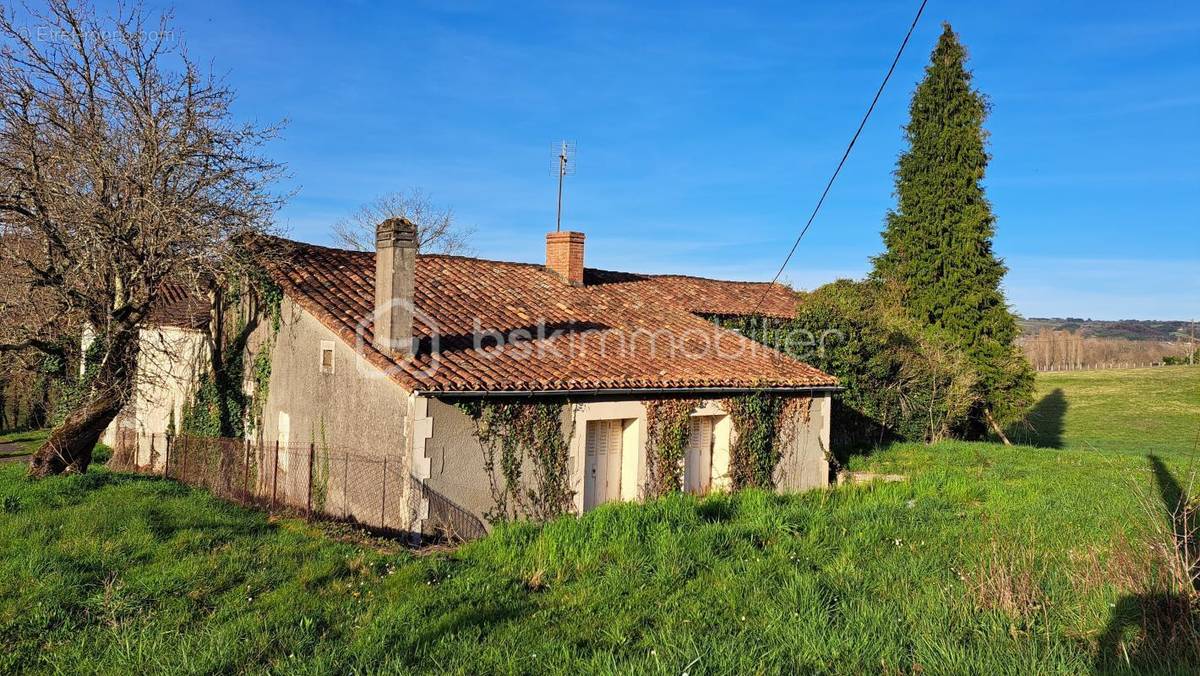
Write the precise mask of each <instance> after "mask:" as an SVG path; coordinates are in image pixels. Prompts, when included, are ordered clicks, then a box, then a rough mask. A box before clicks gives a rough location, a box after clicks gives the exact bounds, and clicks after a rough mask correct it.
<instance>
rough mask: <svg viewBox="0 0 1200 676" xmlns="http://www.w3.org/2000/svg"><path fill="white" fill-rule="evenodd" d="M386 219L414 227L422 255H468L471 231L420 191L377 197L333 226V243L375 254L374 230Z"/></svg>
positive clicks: (450, 211)
mask: <svg viewBox="0 0 1200 676" xmlns="http://www.w3.org/2000/svg"><path fill="white" fill-rule="evenodd" d="M389 218H406V219H408V220H409V221H412V223H413V225H416V226H417V249H418V250H419V251H421V252H422V253H440V254H458V255H469V254H470V253H472V250H471V247H470V239H471V235H473V234H474V233H475V230H474V228H471V227H469V226H464V225H460V224H459V223H457V222H456V221H455V220H454V211H453V210H451V209H449V208H445V207H440V206H437V205H435V204H434V203H433V200H432V199H431V198H430V196H429V194H428V193H426V192H425V191H423V190H421V189H420V188H413V189H411V190H406V191H402V192H394V193H388V194H386V195H381V196H379V197H377V198H375V199H374V200H372V201H371V202H368V203H367V204H364V205H362V206H361V207H359V208H358V210H357V211H355V212H354V213H353V214H351V215H349V216H347V217H346V218H343V219H341V220H339V221H338V222H336V223H334V224H333V235H334V239H336V240H337V242H338V243H339V244H340V245H342V246H344V247H346V248H348V249H354V250H356V251H374V250H375V226H376V225H378V224H379V223H380V222H382V221H386V220H387V219H389Z"/></svg>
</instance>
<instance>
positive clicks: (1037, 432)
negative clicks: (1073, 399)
mask: <svg viewBox="0 0 1200 676" xmlns="http://www.w3.org/2000/svg"><path fill="white" fill-rule="evenodd" d="M1066 416H1067V395H1066V394H1065V393H1064V392H1063V390H1062V388H1061V387H1059V388H1055V390H1054V391H1053V392H1051V393H1050V394H1047V395H1046V396H1044V397H1042V398H1041V400H1040V401H1038V403H1036V404H1034V406H1033V408H1031V409H1030V410H1029V413H1028V414H1027V415H1026V416H1025V419H1024V420H1022V421H1020V422H1018V423H1014V424H1013V425H1010V426H1009V428H1008V429H1007V430H1005V433H1006V434H1007V435H1008V437H1009V438H1010V439H1012V440H1013V442H1014V443H1018V444H1026V445H1029V446H1037V447H1039V448H1062V447H1063V419H1064V418H1066Z"/></svg>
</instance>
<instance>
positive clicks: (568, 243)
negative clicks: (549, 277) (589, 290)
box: [546, 232, 583, 286]
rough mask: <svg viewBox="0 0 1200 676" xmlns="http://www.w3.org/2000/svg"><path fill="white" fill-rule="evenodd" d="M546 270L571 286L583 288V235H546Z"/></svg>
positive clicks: (570, 233) (574, 233) (563, 233)
mask: <svg viewBox="0 0 1200 676" xmlns="http://www.w3.org/2000/svg"><path fill="white" fill-rule="evenodd" d="M546 269H547V270H549V271H551V272H553V273H555V274H557V275H558V276H559V277H561V278H562V280H563V281H564V282H566V283H568V284H570V285H571V286H583V233H582V232H550V233H546Z"/></svg>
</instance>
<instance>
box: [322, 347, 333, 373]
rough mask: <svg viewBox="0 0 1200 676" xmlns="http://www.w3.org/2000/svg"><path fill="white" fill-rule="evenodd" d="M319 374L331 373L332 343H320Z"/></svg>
mask: <svg viewBox="0 0 1200 676" xmlns="http://www.w3.org/2000/svg"><path fill="white" fill-rule="evenodd" d="M321 373H333V341H332V340H322V341H321Z"/></svg>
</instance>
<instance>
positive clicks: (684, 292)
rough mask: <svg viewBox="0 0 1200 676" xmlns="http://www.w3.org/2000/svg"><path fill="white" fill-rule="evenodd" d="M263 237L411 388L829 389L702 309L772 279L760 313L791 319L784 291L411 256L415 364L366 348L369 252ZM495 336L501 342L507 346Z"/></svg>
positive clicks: (285, 272) (294, 278)
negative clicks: (566, 277) (569, 278)
mask: <svg viewBox="0 0 1200 676" xmlns="http://www.w3.org/2000/svg"><path fill="white" fill-rule="evenodd" d="M271 243H272V244H273V245H275V246H277V247H278V250H273V251H272V253H270V254H269V255H264V256H263V260H264V263H265V265H266V267H267V269H268V271H269V272H270V273H271V275H272V277H273V278H274V279H275V280H276V282H277V283H278V284H280V286H281V287H283V289H284V291H285V292H286V293H287V295H288V296H289V297H291V298H292V299H293V300H294V301H295V302H296V303H298V304H299V305H300V306H301V307H303V308H304V309H305V310H307V311H309V312H310V313H312V314H313V315H314V316H315V317H316V318H317V319H318V320H320V321H321V322H322V323H323V324H324V325H325V326H326V327H328V328H329V329H330V330H332V331H334V332H335V333H337V334H338V335H339V336H340V337H341V338H342V339H343V340H345V341H346V342H348V343H349V344H350V345H351V346H353V347H355V348H356V349H357V350H358V352H359V353H360V354H361V355H362V356H363V357H364V358H366V359H367V360H368V361H370V362H371V363H373V364H375V365H376V366H378V367H379V368H381V369H383V370H384V371H386V372H387V373H388V374H389V375H390V376H391V377H392V378H393V379H394V380H396V381H397V382H398V383H400V384H401V385H403V386H404V387H405V388H407V389H409V390H414V391H420V392H455V391H458V392H467V391H469V392H476V391H489V392H503V391H518V392H520V391H564V392H569V391H573V390H575V391H578V390H620V389H649V388H654V389H657V388H670V389H707V388H809V387H828V386H834V385H836V384H837V380H836V379H835V378H833V377H832V376H829V375H826V374H825V373H822V372H821V371H819V370H817V369H815V368H813V367H812V366H809V365H807V364H804V363H802V362H800V361H797V360H795V359H792V358H790V357H787V356H785V355H783V354H781V353H779V352H777V351H775V350H772V349H769V348H766V347H764V346H762V345H760V344H759V343H756V342H754V341H752V340H750V339H748V338H744V337H742V336H740V335H738V334H736V333H734V332H731V331H727V330H724V329H719V328H717V327H715V326H714V325H713V324H712V323H710V322H709V321H707V320H705V319H703V318H701V317H699V316H697V314H706V315H708V314H712V315H725V316H736V315H743V314H746V313H748V312H750V311H751V310H752V309H753V306H754V304H755V303H756V302H757V301H758V299H759V296H760V294H762V291H763V289H764V288H767V290H768V291H767V297H766V300H764V302H763V306H762V311H761V314H764V315H766V316H771V317H789V316H792V315H793V313H794V302H795V301H794V296H793V294H792V292H791V290H790V289H787V288H786V287H782V286H778V285H772V286H771V287H766V286H765V285H763V284H755V283H747V282H722V281H717V280H710V279H702V278H697V277H685V276H678V275H636V274H630V273H620V272H610V271H604V270H592V269H588V270H587V271H586V272H585V276H584V285H583V286H581V287H575V286H570V285H567V284H564V283H563V282H562V281H561V280H559V279H558V278H557V277H556V276H555V275H554V274H553V273H550V272H547V271H546V270H545V269H544V267H543V266H541V265H534V264H528V263H506V262H499V261H489V260H482V259H477V258H464V257H460V256H443V255H419V256H418V257H417V269H416V290H415V302H414V305H415V308H416V311H417V318H416V319H415V320H414V330H413V333H414V337H417V338H420V339H421V342H420V349H419V350H418V353H417V355H416V356H415V357H413V358H412V359H407V360H396V359H393V358H392V357H391V356H389V355H386V354H383V353H382V352H380V351H378V350H376V349H375V348H374V347H372V346H371V338H372V328H373V321H372V310H373V306H374V278H375V256H374V254H373V253H369V252H368V253H363V252H355V251H344V250H340V249H330V248H326V247H321V246H316V245H311V244H303V243H299V242H290V241H287V240H271ZM273 248H274V247H273ZM493 331H494V332H498V333H499V334H500V335H502V336H503V337H504V339H505V340H504V344H503V345H500V344H497V341H496V340H495V338H494V336H495V334H492V333H490V332H493ZM514 332H515V335H514ZM525 332H528V333H527V334H526V333H525ZM481 338H482V340H481ZM513 338H516V340H515V341H514V340H512V339H513ZM435 340H436V343H437V344H436V347H435V345H434V342H435ZM477 343H479V344H478V345H477Z"/></svg>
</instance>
